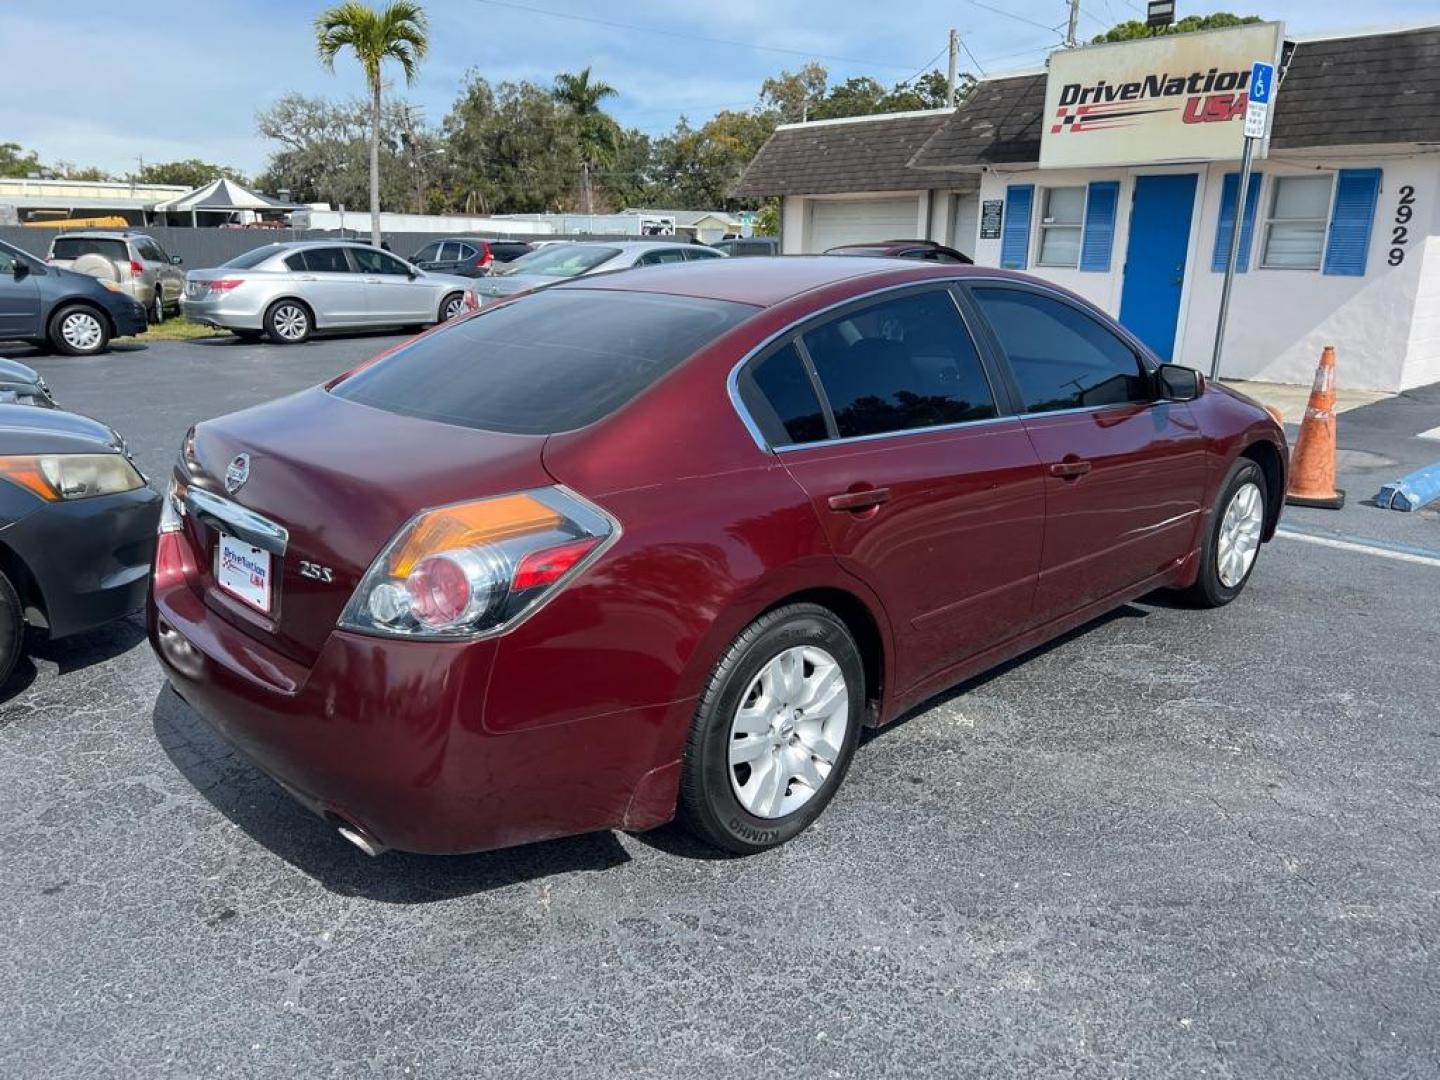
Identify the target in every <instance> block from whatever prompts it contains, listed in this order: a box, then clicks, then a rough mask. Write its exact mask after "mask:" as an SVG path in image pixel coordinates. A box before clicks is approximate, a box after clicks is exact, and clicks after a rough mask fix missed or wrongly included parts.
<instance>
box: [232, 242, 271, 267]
mask: <svg viewBox="0 0 1440 1080" xmlns="http://www.w3.org/2000/svg"><path fill="white" fill-rule="evenodd" d="M275 254H276V251H275V245H274V244H267V245H266V246H265V247H258V248H254V249H252V250H250V251H242V252H241V253H240V254H239V255H236V256H235V257H234V258H233V259H231V260H230V261H229V262H224V263H221V264H220V265H221V266H228V267H230V269H232V270H249V269H251V268H252V267H256V266H259V265H260V264H261V263H262V262H264V261H265V260H266V259H269V258H272V257H273V256H274V255H275Z"/></svg>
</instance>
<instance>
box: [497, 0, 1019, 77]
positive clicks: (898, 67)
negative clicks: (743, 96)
mask: <svg viewBox="0 0 1440 1080" xmlns="http://www.w3.org/2000/svg"><path fill="white" fill-rule="evenodd" d="M475 2H476V3H479V4H489V5H490V6H492V7H504V8H513V9H514V10H515V11H524V12H526V13H527V14H530V15H548V16H550V17H551V18H553V19H569V20H570V21H572V22H583V23H594V24H595V25H597V26H609V27H612V28H613V29H616V30H631V31H634V32H635V33H639V34H660V35H661V36H663V37H673V38H681V39H683V40H686V41H703V42H705V43H706V44H708V45H725V46H727V47H729V48H732V49H756V50H759V51H760V52H773V53H783V54H785V55H786V56H803V57H805V58H806V59H809V60H833V61H835V62H836V63H840V64H862V65H864V66H866V67H883V68H891V69H892V70H895V71H904V70H906V69H907V68H909V67H910V65H909V64H891V63H886V62H885V61H883V60H859V59H856V58H855V57H853V56H829V55H827V54H825V53H816V52H809V51H807V50H805V49H782V48H780V47H779V46H775V45H756V44H755V43H754V42H753V41H730V40H728V39H726V38H713V37H706V36H704V35H703V34H687V33H685V32H684V31H681V30H665V29H662V28H660V27H658V26H637V25H635V24H634V23H622V22H615V21H614V20H611V19H597V18H595V17H594V16H591V15H572V14H571V13H570V12H568V11H549V10H547V9H545V8H537V7H530V6H529V5H528V4H517V3H514V2H513V0H475ZM972 2H974V0H972ZM982 6H983V5H982ZM997 10H998V9H997ZM1001 14H1006V13H1005V12H1002V13H1001Z"/></svg>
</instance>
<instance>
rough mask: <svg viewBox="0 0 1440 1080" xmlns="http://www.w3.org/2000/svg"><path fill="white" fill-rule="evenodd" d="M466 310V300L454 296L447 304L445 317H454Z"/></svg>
mask: <svg viewBox="0 0 1440 1080" xmlns="http://www.w3.org/2000/svg"><path fill="white" fill-rule="evenodd" d="M464 310H465V301H464V300H463V299H461V298H460V297H458V296H453V297H451V298H450V302H449V303H447V304H446V305H445V318H447V319H453V318H455V316H456V315H459V314H460V312H462V311H464Z"/></svg>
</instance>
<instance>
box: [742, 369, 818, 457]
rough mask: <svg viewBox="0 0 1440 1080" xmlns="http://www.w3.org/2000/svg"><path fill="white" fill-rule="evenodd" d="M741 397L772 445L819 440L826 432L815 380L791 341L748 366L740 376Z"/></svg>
mask: <svg viewBox="0 0 1440 1080" xmlns="http://www.w3.org/2000/svg"><path fill="white" fill-rule="evenodd" d="M740 397H741V399H742V400H743V401H744V402H745V407H746V409H747V410H748V411H749V413H750V415H751V416H752V417H754V419H755V422H756V423H757V424H758V425H759V426H760V431H761V433H762V434H763V435H764V436H765V440H766V441H767V442H768V443H769V444H770V445H771V446H786V445H790V444H793V443H807V442H818V441H819V440H821V439H824V438H826V437H827V436H828V435H829V432H828V431H827V430H826V428H825V414H824V412H822V411H821V406H820V398H819V397H818V396H817V395H816V393H815V384H814V383H813V382H811V380H810V373H809V372H807V371H806V370H805V365H804V363H803V362H802V361H801V359H800V353H799V352H797V351H796V349H795V346H794V345H786V346H784V347H783V348H780V349H777V350H776V351H775V352H772V353H771V354H770V355H769V356H767V357H765V358H764V359H762V360H761V361H760V362H759V363H758V364H754V365H752V366H751V367H749V368H748V369H747V370H746V371H745V372H744V374H743V375H742V376H741V378H740Z"/></svg>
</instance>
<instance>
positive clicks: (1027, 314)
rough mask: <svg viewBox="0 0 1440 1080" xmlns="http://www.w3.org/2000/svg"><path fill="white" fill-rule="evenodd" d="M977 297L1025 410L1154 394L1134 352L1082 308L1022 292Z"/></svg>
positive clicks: (981, 291) (990, 291)
mask: <svg viewBox="0 0 1440 1080" xmlns="http://www.w3.org/2000/svg"><path fill="white" fill-rule="evenodd" d="M974 295H975V299H976V301H977V302H978V303H979V305H980V309H981V310H982V311H983V312H984V313H985V318H986V320H987V321H988V322H989V323H990V326H991V328H992V329H993V330H994V331H995V336H996V337H997V338H998V339H999V341H1000V347H1001V348H1002V349H1003V350H1004V351H1005V356H1006V358H1007V359H1008V360H1009V361H1010V368H1011V370H1013V371H1014V372H1015V379H1016V381H1017V382H1019V384H1020V394H1021V397H1023V398H1024V401H1025V408H1026V410H1027V411H1028V412H1050V411H1052V410H1055V409H1076V408H1085V407H1089V406H1094V405H1116V404H1121V403H1124V402H1130V401H1150V400H1151V399H1152V398H1153V394H1152V393H1151V391H1150V380H1149V379H1148V378H1147V377H1146V374H1145V369H1144V368H1143V367H1142V366H1141V363H1140V359H1139V357H1137V356H1136V355H1135V352H1134V351H1133V350H1132V349H1131V348H1130V346H1129V345H1127V344H1126V343H1125V342H1124V341H1122V340H1121V339H1120V338H1118V337H1116V336H1115V334H1114V333H1113V332H1112V331H1110V330H1108V329H1106V328H1105V327H1104V326H1102V325H1101V324H1100V323H1099V322H1098V321H1097V320H1095V319H1094V318H1092V317H1091V316H1089V315H1087V314H1085V313H1084V312H1083V311H1081V310H1080V309H1078V308H1076V307H1073V306H1071V305H1070V304H1067V303H1064V302H1063V301H1060V300H1055V299H1052V298H1050V297H1048V296H1041V295H1040V294H1038V293H1033V292H1026V291H1023V290H1021V289H996V288H978V289H975V290H974Z"/></svg>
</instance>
